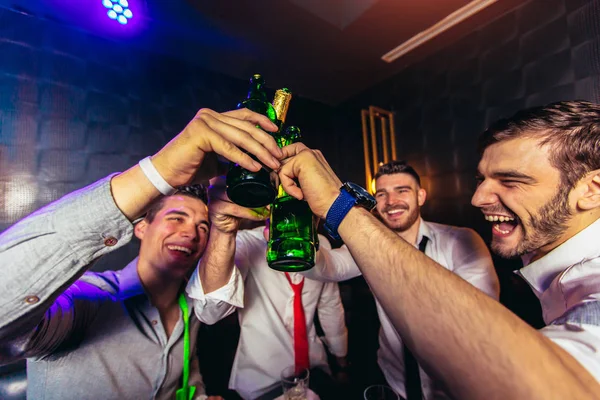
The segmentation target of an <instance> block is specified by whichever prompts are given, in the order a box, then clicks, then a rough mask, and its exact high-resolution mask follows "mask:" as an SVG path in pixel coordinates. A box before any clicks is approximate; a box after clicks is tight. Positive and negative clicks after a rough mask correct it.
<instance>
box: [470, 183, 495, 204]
mask: <svg viewBox="0 0 600 400" xmlns="http://www.w3.org/2000/svg"><path fill="white" fill-rule="evenodd" d="M497 200H498V197H497V196H496V194H495V193H494V191H493V190H492V183H491V182H488V181H485V180H484V181H483V182H481V183H480V184H479V186H477V189H475V193H473V197H472V198H471V204H472V205H473V206H475V207H479V208H481V207H485V206H489V205H492V204H495V203H496V202H497Z"/></svg>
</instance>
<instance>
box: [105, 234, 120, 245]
mask: <svg viewBox="0 0 600 400" xmlns="http://www.w3.org/2000/svg"><path fill="white" fill-rule="evenodd" d="M117 241H118V240H117V239H116V238H114V237H112V236H109V237H107V238H106V239H104V244H105V245H106V246H114V245H115V244H117Z"/></svg>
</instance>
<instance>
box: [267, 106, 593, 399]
mask: <svg viewBox="0 0 600 400" xmlns="http://www.w3.org/2000/svg"><path fill="white" fill-rule="evenodd" d="M480 143H481V160H480V162H479V166H478V170H479V175H480V183H479V186H478V188H477V191H476V192H475V194H474V196H473V199H472V203H473V205H475V206H476V207H479V208H481V209H482V211H483V213H484V216H485V218H486V219H487V220H488V221H490V222H491V223H492V232H493V233H494V238H493V241H492V249H493V250H494V251H496V252H498V253H500V254H501V255H503V256H506V257H509V256H518V255H520V256H522V257H523V258H524V262H525V264H526V267H524V268H523V269H522V270H521V272H520V273H521V275H522V276H523V277H525V279H527V280H528V282H529V283H530V285H531V286H532V288H533V290H534V292H535V293H536V294H537V295H538V297H539V298H540V300H541V303H542V308H543V311H544V318H545V320H546V321H547V322H548V323H549V324H550V325H549V326H548V327H546V328H543V329H541V330H540V331H536V330H535V329H533V328H532V327H531V326H529V325H527V324H526V323H525V322H524V321H522V320H521V319H520V318H518V317H517V316H516V315H514V314H513V313H511V312H510V311H509V310H508V309H506V308H505V307H503V306H502V305H501V304H500V303H498V302H496V301H494V300H493V299H491V298H489V296H486V295H484V294H483V293H481V291H479V290H477V289H475V288H474V287H473V286H472V285H469V284H467V283H466V282H465V281H464V280H462V279H459V278H458V277H457V276H456V275H455V274H451V273H449V272H448V271H447V270H446V269H445V268H444V267H443V266H441V265H439V264H438V263H436V262H435V261H434V260H432V259H431V258H429V257H425V256H424V255H423V254H421V253H420V252H419V251H418V250H417V249H415V248H414V246H413V245H412V244H411V243H407V242H406V241H404V240H402V239H401V238H399V237H398V236H397V235H394V234H393V233H392V232H390V231H389V230H388V229H386V228H385V227H384V225H382V224H381V223H380V222H379V221H377V219H376V218H375V217H374V216H372V215H371V213H370V212H368V211H367V210H365V209H364V208H361V207H356V206H355V207H350V208H348V209H347V210H346V212H345V213H343V215H341V216H339V215H337V216H336V217H337V219H336V220H337V221H339V223H338V224H337V225H336V226H335V230H336V231H337V232H339V235H340V236H341V237H342V238H343V240H344V242H345V243H346V245H347V246H348V248H349V250H350V252H351V253H352V255H353V257H354V259H355V260H356V262H357V264H358V265H359V267H360V269H361V272H362V273H363V275H364V277H365V279H366V280H367V282H368V283H369V285H370V287H371V290H372V291H373V293H374V294H375V296H376V297H377V299H378V301H379V302H380V304H381V306H382V308H383V309H384V310H385V312H386V315H387V316H388V317H389V318H390V320H391V322H392V324H393V326H394V328H395V329H396V330H397V331H398V333H399V334H400V335H401V336H402V338H403V340H404V341H405V342H406V344H407V346H408V347H409V348H410V350H411V351H412V352H413V354H414V355H415V356H416V358H417V359H418V360H420V364H421V365H422V366H423V367H424V369H425V370H426V371H427V372H428V373H429V374H431V375H433V376H436V378H438V379H439V380H440V381H441V382H442V383H443V384H444V386H445V387H446V388H447V390H448V392H449V393H450V394H451V395H452V396H453V398H458V399H466V400H470V399H473V400H476V399H529V400H530V399H600V384H599V381H600V329H599V324H600V307H599V305H598V297H599V296H600V289H599V288H600V273H599V272H598V271H600V269H599V267H600V247H599V246H598V245H597V241H598V237H599V235H600V105H597V104H593V103H589V102H585V101H567V102H558V103H553V104H549V105H547V106H542V107H535V108H531V109H527V110H523V111H521V112H518V113H517V114H515V115H514V116H513V117H511V118H509V119H505V120H501V121H499V122H497V123H496V124H494V125H492V127H490V128H489V129H488V131H486V132H485V133H484V134H483V136H482V138H481V141H480ZM284 153H285V156H287V157H290V156H291V158H288V159H287V161H286V162H285V164H284V165H283V167H282V168H281V170H280V171H279V175H280V178H281V181H282V185H283V187H284V189H285V191H286V192H287V193H289V194H290V195H292V196H294V197H296V198H303V199H305V200H306V201H307V202H308V203H309V205H310V207H311V209H312V210H313V212H314V213H315V214H316V215H317V216H319V217H321V218H327V217H328V212H329V210H330V208H331V207H332V205H335V204H336V203H338V201H339V199H340V198H342V195H343V194H344V189H343V188H341V189H340V187H341V182H340V180H339V179H338V178H337V176H336V175H335V173H334V172H333V171H332V170H331V168H330V167H329V165H328V163H327V161H326V160H325V159H324V158H323V156H322V154H321V153H320V152H318V151H315V150H310V149H307V148H306V147H304V146H302V145H299V144H298V145H292V146H289V147H288V148H285V149H284ZM345 197H347V196H345ZM352 197H354V196H352ZM354 198H355V200H356V199H357V198H356V197H354ZM354 204H355V205H360V203H359V202H358V201H355V203H354ZM390 265H393V266H394V268H389V266H390Z"/></svg>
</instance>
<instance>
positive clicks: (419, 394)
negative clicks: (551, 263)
mask: <svg viewBox="0 0 600 400" xmlns="http://www.w3.org/2000/svg"><path fill="white" fill-rule="evenodd" d="M375 187H376V191H375V199H376V201H377V205H376V210H377V213H378V215H379V218H380V219H381V221H382V222H383V223H384V224H385V225H386V226H387V227H388V228H390V229H391V230H392V231H394V232H395V233H396V234H397V235H398V236H400V237H401V238H402V239H404V240H406V241H407V242H408V243H411V244H412V245H413V246H414V247H415V248H418V249H420V250H421V251H423V252H424V253H425V254H426V255H427V256H429V257H431V258H432V259H433V260H435V261H437V262H438V263H439V264H441V265H442V266H443V267H444V268H446V269H447V270H449V271H452V272H454V273H455V274H456V275H458V276H460V277H461V278H463V279H464V280H466V281H467V282H469V283H471V284H472V285H474V286H475V287H477V288H479V289H480V290H482V291H483V292H484V293H486V294H488V295H489V296H490V297H492V298H494V299H498V296H499V283H498V277H497V276H496V272H495V270H494V266H493V263H492V259H491V257H490V253H489V251H488V249H487V247H486V246H485V243H484V242H483V240H482V239H481V238H480V237H479V235H477V233H475V232H474V231H473V230H471V229H468V228H459V227H454V226H449V225H442V224H436V223H432V222H428V221H424V220H423V219H422V218H421V207H422V206H423V204H424V203H425V199H426V198H427V193H426V191H425V189H423V188H422V187H421V178H420V177H419V175H418V174H417V172H416V171H415V170H414V168H412V167H411V166H410V165H408V164H406V163H405V162H404V161H392V162H390V163H387V164H384V165H382V166H380V167H379V170H378V171H377V174H376V175H375ZM321 253H322V254H321V255H320V256H319V257H320V258H318V260H317V265H316V266H315V268H313V269H312V270H310V271H308V272H307V273H305V275H306V276H307V277H310V278H313V279H317V280H325V281H344V280H347V279H350V278H353V277H355V276H358V275H360V269H359V267H358V266H357V265H356V262H355V261H354V259H353V258H352V255H351V254H350V252H349V251H348V248H347V247H346V246H342V247H341V248H340V249H335V250H327V249H323V250H322V251H321ZM375 300H376V306H377V313H378V315H379V320H380V322H381V328H380V330H379V351H378V353H377V361H378V364H379V366H380V368H381V371H382V372H383V375H384V377H385V380H386V381H387V383H388V384H389V385H390V386H391V387H392V388H393V389H394V391H395V392H397V393H398V394H400V395H402V396H403V397H407V398H408V399H409V400H410V399H413V398H415V399H421V398H424V399H434V398H435V399H444V398H447V396H446V395H445V394H444V390H443V387H442V386H441V385H440V384H439V383H438V382H436V381H435V380H433V379H431V378H430V377H429V376H427V374H425V372H423V371H422V370H421V369H420V368H419V367H418V365H417V364H416V362H415V361H414V358H413V357H412V355H411V354H410V352H408V351H406V348H405V347H404V346H403V341H402V338H401V335H399V334H398V332H397V331H396V330H395V329H394V327H393V326H392V323H391V321H390V319H389V318H388V316H387V315H386V313H385V312H384V310H383V309H382V308H381V305H380V304H379V302H378V301H377V298H376V299H375Z"/></svg>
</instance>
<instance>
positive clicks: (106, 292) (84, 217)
mask: <svg viewBox="0 0 600 400" xmlns="http://www.w3.org/2000/svg"><path fill="white" fill-rule="evenodd" d="M110 178H111V177H107V178H106V179H103V180H101V181H99V182H96V183H94V184H92V185H90V186H89V187H87V188H84V189H82V190H79V191H77V192H74V193H72V194H70V195H67V196H65V197H63V198H62V199H60V200H58V201H56V202H54V203H52V204H50V205H48V206H46V207H44V208H42V209H41V210H39V211H37V212H36V213H34V214H32V215H31V216H29V217H27V218H25V219H24V220H22V221H20V222H18V223H17V224H15V225H14V226H13V227H11V228H10V229H8V230H7V231H5V232H4V233H2V235H0V271H1V272H0V274H1V276H2V279H1V280H0V364H4V363H8V362H11V361H14V360H16V359H19V358H23V357H27V358H28V398H33V399H149V398H157V399H172V398H174V395H175V391H176V390H177V389H178V388H179V387H180V385H181V382H180V381H181V374H182V366H183V326H184V325H183V319H182V318H181V317H180V319H179V321H178V322H177V325H176V326H175V329H174V331H173V333H172V334H171V336H170V337H169V338H167V335H166V333H165V330H164V328H163V326H162V322H161V319H160V315H159V313H158V310H157V309H156V308H155V307H153V306H152V305H151V304H150V302H149V298H148V296H147V295H146V294H145V292H144V289H143V287H142V284H141V282H140V280H139V276H138V274H137V259H136V260H133V261H132V262H131V263H130V264H129V265H127V266H126V267H125V268H123V269H122V270H120V271H107V272H104V273H86V274H85V275H83V276H82V274H83V273H84V272H85V271H86V269H88V268H89V266H90V265H91V264H92V263H93V261H94V260H96V259H98V258H99V257H100V256H102V255H104V254H106V253H108V252H110V251H113V250H115V249H117V248H118V247H120V246H122V245H124V244H126V243H127V242H129V240H130V239H131V236H132V232H133V226H132V224H131V222H130V221H129V220H127V218H126V217H125V216H124V215H123V214H122V213H121V211H120V210H119V209H118V208H117V207H116V205H115V203H114V200H113V198H112V195H111V193H110ZM240 282H241V277H240V276H239V273H237V272H236V273H234V274H233V275H232V277H231V279H230V282H229V283H228V284H227V285H226V286H224V287H223V288H221V289H219V290H217V291H215V292H213V293H211V294H209V295H204V292H203V290H202V286H201V283H200V280H199V278H198V274H197V271H196V272H195V273H194V275H193V277H192V279H191V280H190V283H189V284H188V287H187V289H186V292H187V295H188V296H187V300H188V305H189V309H190V313H191V310H192V309H194V311H195V314H196V315H197V316H198V318H200V320H202V321H203V322H207V323H214V322H215V321H217V320H218V319H219V318H222V317H223V316H225V315H227V314H228V313H230V312H231V311H232V310H233V309H234V307H233V306H232V305H231V304H234V303H235V304H236V305H238V306H239V305H240V304H239V302H238V303H236V301H237V300H236V299H239V297H240V296H242V297H243V287H242V285H241V284H240ZM240 291H241V292H240ZM232 299H233V300H232ZM199 325H200V321H199V320H198V319H196V318H190V338H191V353H192V354H195V347H196V337H197V332H198V328H199ZM197 361H198V360H197V357H193V358H192V365H191V372H190V385H196V386H198V390H197V393H198V394H201V393H204V387H203V384H202V379H201V376H200V373H199V368H198V362H197Z"/></svg>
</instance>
